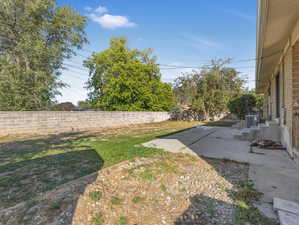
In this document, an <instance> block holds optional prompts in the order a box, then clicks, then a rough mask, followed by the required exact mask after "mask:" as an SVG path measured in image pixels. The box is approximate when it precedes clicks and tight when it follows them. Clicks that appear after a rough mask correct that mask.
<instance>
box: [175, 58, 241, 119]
mask: <svg viewBox="0 0 299 225" xmlns="http://www.w3.org/2000/svg"><path fill="white" fill-rule="evenodd" d="M228 62H229V60H217V61H215V60H212V62H211V65H210V66H204V67H203V68H202V69H201V70H199V71H196V70H194V71H193V72H191V73H190V74H187V75H185V76H181V77H179V78H177V79H176V81H175V84H174V93H175V96H176V99H177V102H178V103H179V104H180V105H189V106H190V107H191V109H192V110H194V111H196V112H200V113H202V114H203V117H204V119H208V118H209V117H210V116H215V115H219V114H220V113H222V112H225V111H227V103H228V102H229V100H230V99H231V98H233V97H235V96H238V95H240V94H241V93H242V91H243V84H244V80H243V79H242V78H241V77H240V76H239V73H238V72H237V71H236V70H235V69H233V68H230V67H226V66H225V65H226V64H227V63H228Z"/></svg>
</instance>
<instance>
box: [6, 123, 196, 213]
mask: <svg viewBox="0 0 299 225" xmlns="http://www.w3.org/2000/svg"><path fill="white" fill-rule="evenodd" d="M197 124H198V122H183V121H167V122H162V123H153V124H145V125H138V126H131V127H127V128H119V129H107V130H105V131H103V132H98V133H84V132H76V133H65V134H58V135H49V136H39V137H35V138H29V137H27V138H16V139H12V138H9V139H0V155H1V158H0V174H3V175H2V177H1V181H0V202H1V206H0V210H1V209H4V208H8V207H11V206H14V205H15V204H17V203H19V202H22V201H27V200H30V199H32V198H34V197H35V196H36V195H38V194H39V193H42V192H45V191H50V190H52V189H54V188H56V187H57V186H60V185H62V184H64V183H66V182H69V181H72V180H75V179H78V178H80V177H82V176H86V175H88V174H91V173H93V172H96V171H98V170H100V169H102V168H105V167H109V166H112V165H114V164H117V163H120V162H122V161H125V160H131V159H134V158H136V157H151V156H153V155H156V154H161V155H163V154H166V153H165V152H164V151H162V150H159V149H154V148H146V147H143V146H142V145H141V144H142V143H144V142H147V141H150V140H152V139H155V138H157V137H159V136H161V135H167V134H169V133H172V132H177V131H180V130H184V129H187V128H190V127H193V126H195V125H197ZM162 167H163V166H162ZM162 167H161V168H162ZM162 170H164V171H168V170H173V168H171V167H168V166H167V165H164V167H163V168H162ZM33 178H34V179H33ZM141 178H143V179H145V180H151V179H154V174H151V173H150V172H146V173H144V174H142V175H141ZM11 189H14V190H15V192H16V193H18V195H10V196H9V198H8V197H7V195H8V194H9V190H11ZM92 198H93V197H92ZM96 198H97V197H96Z"/></svg>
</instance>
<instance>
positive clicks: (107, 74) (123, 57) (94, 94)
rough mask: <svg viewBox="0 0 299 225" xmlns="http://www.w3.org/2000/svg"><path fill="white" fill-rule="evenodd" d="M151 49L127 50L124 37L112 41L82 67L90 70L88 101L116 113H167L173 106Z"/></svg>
mask: <svg viewBox="0 0 299 225" xmlns="http://www.w3.org/2000/svg"><path fill="white" fill-rule="evenodd" d="M151 54H152V50H150V49H147V50H144V51H140V50H137V49H133V50H130V49H129V48H128V46H127V39H126V38H112V39H111V43H110V48H109V49H107V50H105V51H102V52H101V53H99V54H94V55H93V56H92V57H90V58H89V59H88V60H87V61H85V63H84V65H85V66H86V67H87V68H88V69H89V70H90V79H89V81H88V88H89V90H90V93H89V100H90V101H91V103H92V105H93V106H94V107H98V108H101V109H104V110H111V111H114V110H120V111H167V110H169V109H171V107H172V106H173V93H172V90H171V86H170V85H169V84H166V83H163V82H161V80H160V79H161V74H160V70H159V67H158V65H157V64H156V63H155V61H156V58H155V57H152V56H151Z"/></svg>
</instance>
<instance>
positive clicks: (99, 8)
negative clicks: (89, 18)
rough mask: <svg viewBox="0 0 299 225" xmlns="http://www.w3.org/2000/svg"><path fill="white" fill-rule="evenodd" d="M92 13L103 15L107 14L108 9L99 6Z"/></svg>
mask: <svg viewBox="0 0 299 225" xmlns="http://www.w3.org/2000/svg"><path fill="white" fill-rule="evenodd" d="M94 11H95V12H97V13H100V14H103V13H105V12H108V9H107V8H106V7H104V6H99V7H98V8H96V9H95V10H94Z"/></svg>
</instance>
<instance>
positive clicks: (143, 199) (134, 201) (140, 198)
mask: <svg viewBox="0 0 299 225" xmlns="http://www.w3.org/2000/svg"><path fill="white" fill-rule="evenodd" d="M145 200H146V198H143V197H140V196H136V197H135V198H133V199H132V202H133V203H134V204H138V203H142V202H144V201H145Z"/></svg>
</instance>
